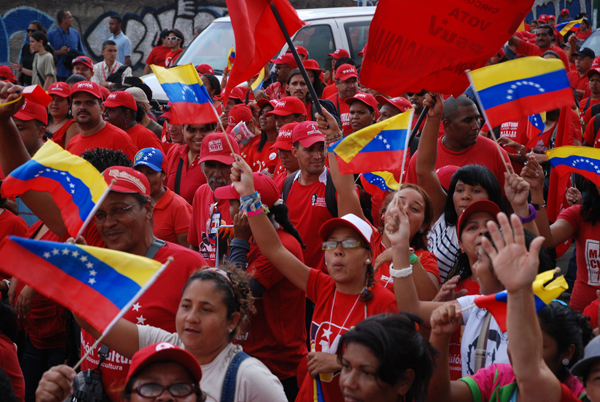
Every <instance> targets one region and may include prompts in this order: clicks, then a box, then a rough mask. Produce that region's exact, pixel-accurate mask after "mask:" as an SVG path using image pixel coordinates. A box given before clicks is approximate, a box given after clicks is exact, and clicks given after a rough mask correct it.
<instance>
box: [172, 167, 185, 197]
mask: <svg viewBox="0 0 600 402" xmlns="http://www.w3.org/2000/svg"><path fill="white" fill-rule="evenodd" d="M182 169H183V158H179V163H178V164H177V173H176V174H175V186H174V187H175V188H174V189H173V191H175V194H177V195H181V194H179V187H180V184H181V170H182Z"/></svg>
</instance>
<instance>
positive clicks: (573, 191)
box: [567, 187, 583, 206]
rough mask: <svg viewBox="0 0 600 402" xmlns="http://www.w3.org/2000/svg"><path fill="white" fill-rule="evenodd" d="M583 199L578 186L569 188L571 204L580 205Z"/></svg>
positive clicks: (568, 199)
mask: <svg viewBox="0 0 600 402" xmlns="http://www.w3.org/2000/svg"><path fill="white" fill-rule="evenodd" d="M582 201H583V197H582V196H581V192H580V191H579V190H578V189H577V188H576V187H569V189H568V190H567V202H568V203H569V205H571V206H572V205H578V204H581V203H582Z"/></svg>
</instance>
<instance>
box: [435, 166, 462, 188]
mask: <svg viewBox="0 0 600 402" xmlns="http://www.w3.org/2000/svg"><path fill="white" fill-rule="evenodd" d="M459 168H460V166H456V165H446V166H442V167H441V168H439V169H438V170H436V171H435V173H436V174H437V177H438V179H439V180H440V184H441V185H442V187H444V189H446V191H447V190H448V189H449V188H450V182H452V176H454V173H455V172H456V171H457V170H458V169H459Z"/></svg>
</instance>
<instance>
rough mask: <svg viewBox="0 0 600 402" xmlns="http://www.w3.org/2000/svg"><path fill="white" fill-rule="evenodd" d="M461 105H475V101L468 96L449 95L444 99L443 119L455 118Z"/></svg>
mask: <svg viewBox="0 0 600 402" xmlns="http://www.w3.org/2000/svg"><path fill="white" fill-rule="evenodd" d="M461 106H475V102H473V101H472V100H471V99H469V98H468V97H467V96H462V95H461V96H459V97H458V98H455V97H454V96H451V97H449V98H448V99H446V100H445V101H444V113H443V115H442V120H446V119H448V120H451V121H452V120H453V119H454V118H455V117H456V115H457V114H458V108H459V107H461Z"/></svg>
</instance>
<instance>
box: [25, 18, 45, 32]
mask: <svg viewBox="0 0 600 402" xmlns="http://www.w3.org/2000/svg"><path fill="white" fill-rule="evenodd" d="M29 25H35V27H36V28H37V30H38V31H40V32H43V33H44V35H48V31H46V27H45V26H44V24H42V22H41V21H38V20H33V21H31V22H30V23H29Z"/></svg>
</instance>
